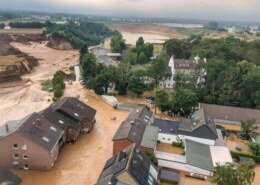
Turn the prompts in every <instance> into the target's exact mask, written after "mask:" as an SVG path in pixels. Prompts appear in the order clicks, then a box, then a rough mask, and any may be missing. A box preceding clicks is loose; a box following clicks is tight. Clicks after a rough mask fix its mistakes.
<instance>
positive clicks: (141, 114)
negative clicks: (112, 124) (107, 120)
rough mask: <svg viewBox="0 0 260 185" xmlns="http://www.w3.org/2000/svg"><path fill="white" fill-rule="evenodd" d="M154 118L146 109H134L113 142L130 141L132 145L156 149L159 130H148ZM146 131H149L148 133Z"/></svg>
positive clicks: (120, 127)
mask: <svg viewBox="0 0 260 185" xmlns="http://www.w3.org/2000/svg"><path fill="white" fill-rule="evenodd" d="M152 116H153V113H152V112H151V111H149V110H148V109H147V108H145V107H138V108H136V109H133V110H132V111H131V112H130V113H129V115H128V116H127V118H126V119H125V120H124V121H123V122H122V123H121V125H120V126H119V128H118V130H117V132H116V133H115V135H114V137H113V141H116V140H122V139H128V140H129V141H131V142H132V143H137V144H139V145H141V146H143V145H144V146H146V147H150V148H154V147H155V146H156V142H157V141H156V139H157V136H158V129H157V128H151V127H149V128H146V127H147V125H149V123H150V122H151V119H152ZM146 129H147V130H149V131H146ZM155 138H156V139H155ZM142 144H143V145H142ZM152 146H153V147H152Z"/></svg>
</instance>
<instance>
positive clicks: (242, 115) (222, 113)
mask: <svg viewBox="0 0 260 185" xmlns="http://www.w3.org/2000/svg"><path fill="white" fill-rule="evenodd" d="M199 107H200V108H203V109H205V110H207V112H208V113H209V114H210V115H211V116H212V117H213V118H214V119H220V120H229V121H236V122H240V121H241V120H248V119H251V118H255V119H256V124H258V125H260V110H259V109H248V108H241V107H232V106H224V105H215V104H205V103H200V104H199Z"/></svg>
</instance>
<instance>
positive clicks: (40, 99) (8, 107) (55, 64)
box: [0, 42, 78, 125]
mask: <svg viewBox="0 0 260 185" xmlns="http://www.w3.org/2000/svg"><path fill="white" fill-rule="evenodd" d="M11 45H12V46H13V47H15V48H18V49H19V50H21V51H22V52H24V53H27V54H28V55H30V56H32V57H35V58H38V59H39V66H38V67H36V68H34V70H33V71H32V72H31V73H30V74H26V75H24V76H23V77H22V78H23V79H24V80H26V79H27V83H21V84H19V85H18V86H13V85H12V83H9V85H10V87H6V86H5V87H6V88H0V102H1V106H0V116H1V121H0V125H1V124H4V123H5V122H6V121H8V120H14V119H20V118H22V117H24V116H25V115H27V114H28V113H31V112H34V111H39V110H41V109H43V108H45V107H46V106H48V105H49V104H50V102H49V101H50V100H51V98H52V95H51V94H50V93H48V92H44V91H42V90H41V85H40V84H41V82H42V81H43V80H46V79H49V78H51V77H52V76H53V74H54V73H55V72H56V71H57V70H63V71H64V72H68V71H69V69H68V68H69V66H71V65H75V64H77V60H78V51H77V50H70V51H59V50H54V49H51V48H48V47H47V46H46V45H45V44H40V43H36V42H32V43H31V44H30V45H27V44H26V45H25V44H21V43H11ZM28 79H29V80H28ZM24 80H23V81H24ZM15 83H16V82H15ZM5 85H7V84H5Z"/></svg>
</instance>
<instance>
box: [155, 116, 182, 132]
mask: <svg viewBox="0 0 260 185" xmlns="http://www.w3.org/2000/svg"><path fill="white" fill-rule="evenodd" d="M179 124H180V122H179V121H171V120H164V119H158V118H154V121H153V123H152V125H153V126H155V127H158V128H159V132H160V133H165V134H173V135H177V134H178V129H179Z"/></svg>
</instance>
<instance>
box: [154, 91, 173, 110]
mask: <svg viewBox="0 0 260 185" xmlns="http://www.w3.org/2000/svg"><path fill="white" fill-rule="evenodd" d="M169 100H170V95H169V93H168V92H167V91H166V90H165V89H163V88H157V89H156V91H155V104H156V106H157V107H158V108H159V110H160V111H161V112H165V111H168V110H169V109H170V107H169Z"/></svg>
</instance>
